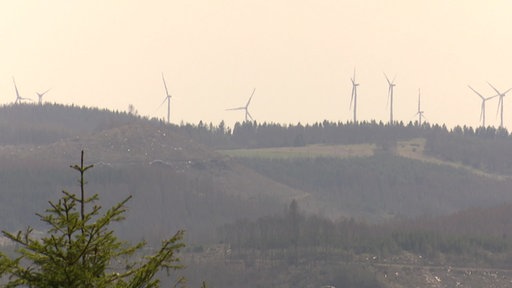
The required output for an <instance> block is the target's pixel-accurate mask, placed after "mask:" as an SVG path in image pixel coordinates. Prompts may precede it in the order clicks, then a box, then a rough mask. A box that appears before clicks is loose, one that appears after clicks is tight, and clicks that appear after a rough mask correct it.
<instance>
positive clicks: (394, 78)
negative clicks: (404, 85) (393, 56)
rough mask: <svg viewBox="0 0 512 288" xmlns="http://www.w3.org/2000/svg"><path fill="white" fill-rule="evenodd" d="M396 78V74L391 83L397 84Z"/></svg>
mask: <svg viewBox="0 0 512 288" xmlns="http://www.w3.org/2000/svg"><path fill="white" fill-rule="evenodd" d="M395 79H396V75H395V77H393V81H391V84H395Z"/></svg>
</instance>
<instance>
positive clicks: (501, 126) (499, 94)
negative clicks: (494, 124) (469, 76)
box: [487, 82, 512, 128]
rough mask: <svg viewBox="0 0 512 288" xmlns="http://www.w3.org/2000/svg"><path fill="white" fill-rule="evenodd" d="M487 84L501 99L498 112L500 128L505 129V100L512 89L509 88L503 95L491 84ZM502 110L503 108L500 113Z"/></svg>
mask: <svg viewBox="0 0 512 288" xmlns="http://www.w3.org/2000/svg"><path fill="white" fill-rule="evenodd" d="M487 84H489V86H491V88H492V89H493V90H494V91H496V93H498V95H496V96H499V97H500V98H499V99H498V111H499V113H500V118H501V120H500V128H503V98H505V96H506V94H507V93H508V92H509V91H510V90H512V88H509V89H508V90H507V91H505V92H503V93H501V92H500V91H498V89H496V88H495V87H494V86H492V85H491V83H489V82H487ZM500 108H501V111H500Z"/></svg>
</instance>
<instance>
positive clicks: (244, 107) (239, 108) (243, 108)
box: [226, 88, 256, 121]
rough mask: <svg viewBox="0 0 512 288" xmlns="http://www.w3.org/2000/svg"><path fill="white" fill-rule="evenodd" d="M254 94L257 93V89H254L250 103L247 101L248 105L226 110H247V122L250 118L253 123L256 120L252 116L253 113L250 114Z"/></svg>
mask: <svg viewBox="0 0 512 288" xmlns="http://www.w3.org/2000/svg"><path fill="white" fill-rule="evenodd" d="M254 92H256V88H254V89H253V90H252V94H251V97H249V101H247V104H245V106H242V107H237V108H231V109H226V110H245V121H248V120H249V118H251V121H252V120H254V119H253V118H252V116H251V113H249V104H251V100H252V96H253V95H254Z"/></svg>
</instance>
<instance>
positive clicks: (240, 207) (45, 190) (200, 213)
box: [0, 105, 304, 241]
mask: <svg viewBox="0 0 512 288" xmlns="http://www.w3.org/2000/svg"><path fill="white" fill-rule="evenodd" d="M39 108H42V109H41V110H38V109H39ZM3 109H7V111H8V113H6V114H7V115H10V117H12V118H9V117H7V116H5V115H4V117H7V119H8V120H9V121H10V123H14V124H12V125H11V126H10V127H9V128H10V129H14V130H16V128H18V130H17V132H16V133H14V134H7V135H5V134H4V135H2V134H0V135H1V136H0V142H1V143H4V145H1V146H0V171H1V173H0V183H2V185H1V187H0V189H1V190H2V191H1V193H0V195H1V196H0V203H1V204H0V205H1V206H2V207H1V209H0V219H1V220H0V226H1V227H2V229H8V230H15V229H21V228H23V227H24V226H25V225H32V226H35V227H36V229H37V227H38V226H37V225H39V224H40V223H38V220H37V217H35V216H34V214H35V213H36V212H39V211H42V210H43V209H45V208H46V205H47V201H48V200H51V199H57V198H58V197H59V194H58V193H59V191H61V190H62V189H65V190H67V191H76V189H77V185H76V179H77V177H78V175H75V174H74V172H73V171H72V170H71V169H69V168H68V167H69V165H71V164H75V163H77V161H78V159H79V155H80V150H82V149H84V150H85V152H86V162H87V163H92V164H95V166H96V167H95V168H94V169H92V170H90V173H89V175H88V186H87V189H88V191H90V193H99V194H100V197H101V199H102V201H104V203H105V205H110V204H112V203H115V202H117V201H120V200H122V199H123V198H124V197H126V196H127V195H133V196H134V199H133V201H131V202H130V203H129V206H130V211H129V213H128V218H129V221H127V223H130V224H129V225H130V227H121V228H120V229H121V230H122V231H123V233H124V234H127V236H128V237H139V238H140V237H141V235H144V237H145V238H146V237H147V239H161V238H162V237H165V236H167V235H169V234H170V233H171V232H172V231H175V230H177V229H186V230H187V232H188V234H187V235H188V237H190V238H191V239H195V240H196V241H200V239H204V240H205V241H206V239H210V240H211V239H212V237H214V234H215V229H216V227H218V226H219V225H221V224H224V223H228V222H231V221H235V220H236V219H238V218H241V217H246V218H249V219H251V218H255V217H258V216H262V215H266V214H269V213H270V214H271V213H275V212H277V211H280V210H282V209H283V207H286V205H287V204H288V203H289V202H290V201H291V200H292V199H293V198H296V197H303V195H304V192H302V191H297V190H294V189H292V188H289V187H287V186H284V185H282V184H280V183H276V182H274V181H272V180H270V179H268V178H265V177H262V176H260V175H259V174H257V173H255V172H253V171H252V170H250V169H247V168H245V167H244V166H242V165H240V164H238V163H233V162H232V161H230V160H229V159H228V158H226V157H224V156H222V155H220V154H218V153H216V152H214V151H212V150H210V149H208V148H206V147H204V146H203V145H201V144H197V143H195V142H194V141H193V140H191V139H190V138H188V137H187V136H184V135H182V134H180V133H179V132H177V131H176V129H175V128H174V127H173V126H168V125H165V124H162V123H159V122H158V121H149V120H146V119H139V118H137V117H134V116H130V115H126V114H115V113H111V112H108V111H99V110H94V109H91V110H88V109H84V110H82V109H79V108H75V107H60V106H59V107H46V106H43V107H37V106H36V107H34V106H29V105H20V106H19V107H4V108H3ZM16 109H19V110H20V111H18V112H19V113H14V112H13V111H16ZM54 109H55V111H57V112H55V113H51V114H48V115H47V114H46V113H48V111H53V110H54ZM2 111H3V110H2V109H0V115H2ZM34 111H36V112H37V113H38V114H37V115H36V116H33V117H34V118H37V119H38V121H39V122H38V124H37V125H35V126H31V125H30V122H28V121H25V120H26V119H24V121H20V122H18V121H16V118H17V117H22V116H26V113H29V112H30V113H32V112H34ZM73 111H76V112H77V113H76V115H77V116H75V117H74V119H73V121H66V120H65V119H66V117H67V116H66V115H69V114H72V112H73ZM101 119H103V120H101ZM89 120H91V121H90V124H89V125H90V126H88V123H89ZM4 123H5V122H4ZM16 123H20V124H19V126H17V124H16ZM54 123H59V125H55V129H54V128H53V127H54ZM64 123H67V125H64ZM102 123H103V124H102ZM104 123H109V124H108V125H105V124H104ZM6 126H7V125H5V126H4V129H5V127H6ZM0 130H1V129H0ZM53 130H54V131H58V133H57V132H56V133H53V134H52V132H49V131H53ZM34 131H36V133H34ZM44 133H50V135H51V137H47V136H45V137H42V138H40V137H39V136H38V135H40V134H44ZM20 139H23V141H21V140H20ZM30 139H32V140H30ZM29 140H30V141H29ZM17 141H21V142H22V143H20V144H16V142H17ZM52 141H53V142H52ZM137 239H138V238H137Z"/></svg>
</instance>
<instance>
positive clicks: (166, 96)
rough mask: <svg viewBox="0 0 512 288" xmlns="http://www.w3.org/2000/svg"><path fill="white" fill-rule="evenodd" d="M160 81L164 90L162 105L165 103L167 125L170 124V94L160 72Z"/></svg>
mask: <svg viewBox="0 0 512 288" xmlns="http://www.w3.org/2000/svg"><path fill="white" fill-rule="evenodd" d="M162 81H163V82H164V88H165V98H164V101H163V102H162V104H164V103H165V101H167V123H171V94H169V90H167V84H166V83H165V78H164V73H163V72H162ZM162 104H160V106H161V105H162Z"/></svg>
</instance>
